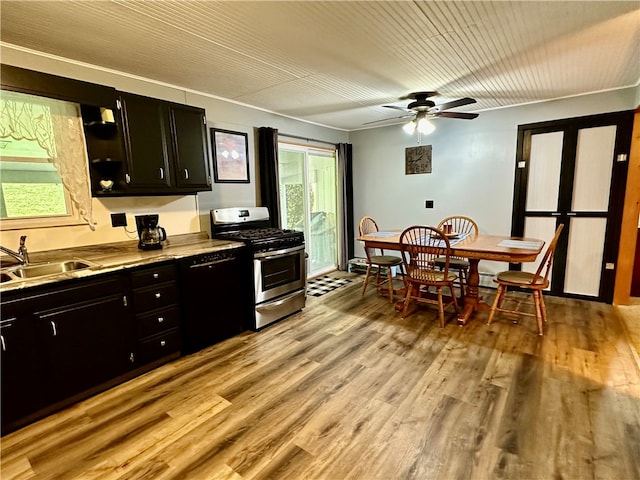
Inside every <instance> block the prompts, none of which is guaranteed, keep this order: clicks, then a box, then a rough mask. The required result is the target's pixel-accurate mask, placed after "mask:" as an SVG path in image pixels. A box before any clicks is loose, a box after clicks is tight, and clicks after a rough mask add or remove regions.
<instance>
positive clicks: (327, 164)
mask: <svg viewBox="0 0 640 480" xmlns="http://www.w3.org/2000/svg"><path fill="white" fill-rule="evenodd" d="M278 170H279V191H280V209H281V212H280V218H281V219H282V227H283V228H290V229H294V230H302V231H304V237H305V246H306V253H307V255H308V256H309V258H308V263H307V265H308V268H309V271H308V272H307V276H308V277H313V276H317V275H320V274H323V273H326V272H329V271H332V270H335V269H336V268H337V264H338V235H337V230H336V227H337V224H336V219H337V214H338V209H337V198H338V192H337V185H338V182H337V161H336V152H335V149H323V148H315V147H307V146H300V145H295V144H289V143H285V142H280V143H279V144H278Z"/></svg>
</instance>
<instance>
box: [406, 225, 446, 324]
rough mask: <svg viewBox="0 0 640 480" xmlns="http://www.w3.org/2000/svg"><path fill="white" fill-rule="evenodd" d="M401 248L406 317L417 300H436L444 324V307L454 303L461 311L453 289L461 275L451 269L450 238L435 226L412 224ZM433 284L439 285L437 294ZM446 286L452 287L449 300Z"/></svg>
mask: <svg viewBox="0 0 640 480" xmlns="http://www.w3.org/2000/svg"><path fill="white" fill-rule="evenodd" d="M434 247H435V248H434ZM400 252H401V253H402V261H403V265H404V280H405V289H406V294H405V298H404V307H403V309H402V318H405V317H406V316H407V315H408V312H409V305H411V304H412V303H414V302H415V303H417V304H419V303H430V304H435V305H438V316H439V320H440V327H444V309H445V308H447V307H448V306H449V305H453V306H454V308H455V311H456V313H457V312H458V302H457V300H456V296H455V294H454V291H453V282H454V281H455V279H456V278H457V275H456V274H455V273H452V272H450V271H449V261H450V258H451V246H450V244H449V239H448V238H447V237H446V236H445V235H444V233H443V232H442V231H441V230H438V229H437V228H434V227H426V226H413V227H409V228H407V229H406V230H405V231H403V232H402V234H401V235H400ZM439 259H441V260H442V264H440V265H436V260H439ZM430 287H435V289H436V298H433V295H432V294H431V293H430V292H429V288H430ZM444 287H449V291H450V295H451V297H450V300H445V297H444V295H443V288H444Z"/></svg>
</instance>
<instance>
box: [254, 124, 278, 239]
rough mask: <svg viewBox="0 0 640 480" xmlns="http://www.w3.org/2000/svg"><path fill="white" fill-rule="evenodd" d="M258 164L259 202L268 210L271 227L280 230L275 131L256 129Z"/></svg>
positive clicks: (273, 129)
mask: <svg viewBox="0 0 640 480" xmlns="http://www.w3.org/2000/svg"><path fill="white" fill-rule="evenodd" d="M258 164H259V168H260V201H261V202H262V206H263V207H268V208H269V217H270V218H271V226H272V227H275V228H280V195H279V194H278V178H279V176H278V130H277V129H275V128H269V127H260V128H258Z"/></svg>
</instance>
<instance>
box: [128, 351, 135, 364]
mask: <svg viewBox="0 0 640 480" xmlns="http://www.w3.org/2000/svg"><path fill="white" fill-rule="evenodd" d="M129 361H130V362H131V363H134V362H135V361H136V357H135V356H134V355H133V352H131V353H130V354H129Z"/></svg>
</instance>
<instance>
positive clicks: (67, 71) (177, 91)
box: [0, 44, 348, 252]
mask: <svg viewBox="0 0 640 480" xmlns="http://www.w3.org/2000/svg"><path fill="white" fill-rule="evenodd" d="M0 57H1V59H2V63H4V64H7V65H14V66H17V67H22V68H27V69H30V70H36V71H40V72H44V73H50V74H53V75H59V76H63V77H68V78H74V79H77V80H83V81H87V82H92V83H98V84H101V85H107V86H111V87H114V88H116V89H118V90H121V91H125V92H131V93H136V94H140V95H146V96H149V97H155V98H159V99H162V100H168V101H173V102H178V103H183V104H187V105H194V106H198V107H201V108H205V109H206V115H207V123H208V128H211V127H216V128H223V129H227V130H234V131H239V132H246V133H247V134H248V143H249V164H250V181H251V183H249V184H216V183H214V184H213V188H212V191H211V192H202V193H199V194H198V195H197V196H196V195H186V196H170V197H161V196H160V197H120V198H108V199H93V213H94V219H95V220H96V221H97V228H96V230H95V231H91V230H90V229H89V227H88V226H86V225H79V226H74V227H53V228H46V229H43V228H40V229H24V230H20V231H4V232H1V233H0V244H2V245H3V246H6V247H9V248H14V249H15V248H17V246H18V239H19V236H20V235H25V234H26V235H27V237H28V240H27V246H28V248H29V251H33V252H37V251H42V250H52V249H58V248H66V247H73V246H81V245H92V244H99V243H108V242H115V241H124V240H131V239H135V238H137V235H136V234H135V233H134V234H129V233H127V232H125V231H124V229H122V228H113V227H111V213H119V212H125V213H127V221H128V224H129V226H128V229H129V230H131V231H135V221H134V218H133V217H134V215H137V214H142V213H159V214H160V224H161V225H162V226H164V227H165V229H166V230H167V234H168V235H178V234H183V233H193V232H199V231H201V230H204V231H208V230H209V210H210V209H212V208H215V207H229V206H255V205H257V204H258V203H259V199H257V194H256V168H255V159H256V154H255V147H254V128H255V127H262V126H268V127H272V128H277V129H278V130H279V131H280V132H282V133H287V134H291V135H298V136H303V137H305V138H315V139H320V140H323V141H326V142H330V143H339V142H346V141H347V140H348V134H347V132H344V131H341V130H335V129H330V128H325V127H320V126H316V125H312V124H308V123H304V122H300V121H297V120H293V119H289V118H286V117H282V116H279V115H275V114H272V113H269V112H264V111H262V110H258V109H253V108H249V107H246V106H242V105H238V104H236V103H232V102H226V101H223V100H220V99H216V98H212V97H209V96H205V95H202V94H199V93H197V92H192V91H187V90H185V89H182V88H179V87H176V86H171V85H164V84H159V83H157V82H152V81H149V80H147V79H143V78H138V77H134V76H131V75H125V74H122V73H119V72H112V71H105V70H102V69H99V68H97V67H93V66H91V65H84V64H78V63H74V62H72V61H69V60H66V59H63V58H58V57H51V56H47V55H44V54H40V53H38V52H34V51H26V50H22V49H17V48H14V47H12V46H8V45H5V44H0ZM209 154H210V155H209V159H210V160H211V158H212V157H211V152H209ZM211 172H212V177H213V170H211Z"/></svg>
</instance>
